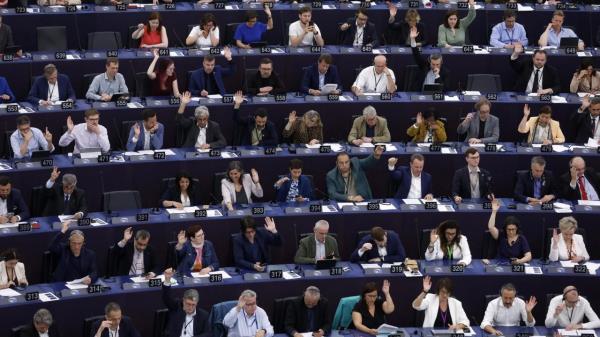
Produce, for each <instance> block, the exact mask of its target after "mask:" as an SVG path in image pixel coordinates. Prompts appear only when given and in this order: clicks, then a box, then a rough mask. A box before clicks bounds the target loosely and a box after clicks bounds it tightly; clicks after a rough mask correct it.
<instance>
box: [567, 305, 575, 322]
mask: <svg viewBox="0 0 600 337" xmlns="http://www.w3.org/2000/svg"><path fill="white" fill-rule="evenodd" d="M565 309H567V315H568V316H569V323H573V313H574V312H575V306H573V309H571V313H569V307H566V308H565Z"/></svg>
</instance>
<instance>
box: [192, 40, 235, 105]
mask: <svg viewBox="0 0 600 337" xmlns="http://www.w3.org/2000/svg"><path fill="white" fill-rule="evenodd" d="M223 56H225V59H226V60H227V63H228V65H229V67H226V68H225V67H222V66H220V65H215V57H214V56H213V55H205V56H204V59H203V60H202V68H201V69H198V70H194V72H192V76H191V77H190V86H189V87H190V92H191V93H192V95H194V96H201V97H206V96H208V95H215V94H220V95H225V93H226V91H225V85H224V84H223V76H229V75H232V74H235V63H234V62H233V58H232V57H231V50H230V49H229V47H224V48H223Z"/></svg>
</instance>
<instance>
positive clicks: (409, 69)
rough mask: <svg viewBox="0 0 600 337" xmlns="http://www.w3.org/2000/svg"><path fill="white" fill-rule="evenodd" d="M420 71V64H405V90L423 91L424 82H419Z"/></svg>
mask: <svg viewBox="0 0 600 337" xmlns="http://www.w3.org/2000/svg"><path fill="white" fill-rule="evenodd" d="M419 71H420V69H419V66H418V65H416V64H408V65H406V66H404V83H402V90H403V91H421V86H422V84H423V83H417V78H418V75H419Z"/></svg>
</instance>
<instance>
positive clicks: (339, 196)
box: [327, 154, 377, 201]
mask: <svg viewBox="0 0 600 337" xmlns="http://www.w3.org/2000/svg"><path fill="white" fill-rule="evenodd" d="M350 163H351V170H352V179H353V180H354V187H355V189H356V194H359V195H361V196H362V197H363V198H364V199H365V200H369V199H373V194H372V193H371V187H370V186H369V181H368V180H367V175H366V174H365V171H364V170H365V169H368V168H371V167H373V166H375V164H376V163H377V159H375V157H374V156H373V154H371V155H370V156H368V157H367V158H363V159H358V158H357V157H353V158H351V159H350ZM345 188H346V186H345V185H344V178H343V177H342V175H341V174H340V171H339V170H338V168H337V167H335V168H333V169H332V170H331V171H329V172H328V173H327V193H328V194H329V199H331V200H336V201H348V195H347V194H346V193H345Z"/></svg>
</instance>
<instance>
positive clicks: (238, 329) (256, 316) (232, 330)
mask: <svg viewBox="0 0 600 337" xmlns="http://www.w3.org/2000/svg"><path fill="white" fill-rule="evenodd" d="M242 318H243V319H244V322H242ZM248 321H250V322H254V323H252V324H250V325H247V326H245V327H244V326H243V324H244V323H245V322H248ZM223 325H224V326H225V327H226V328H227V329H229V332H228V335H227V336H228V337H244V336H255V337H273V334H274V333H273V326H272V325H271V322H269V316H267V313H266V312H265V310H264V309H263V308H261V307H259V306H257V305H256V293H255V292H254V291H252V290H249V289H246V290H244V291H242V294H241V295H240V298H239V300H238V304H237V305H236V306H235V307H233V308H231V310H229V312H228V313H227V314H226V315H225V317H224V318H223Z"/></svg>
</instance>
